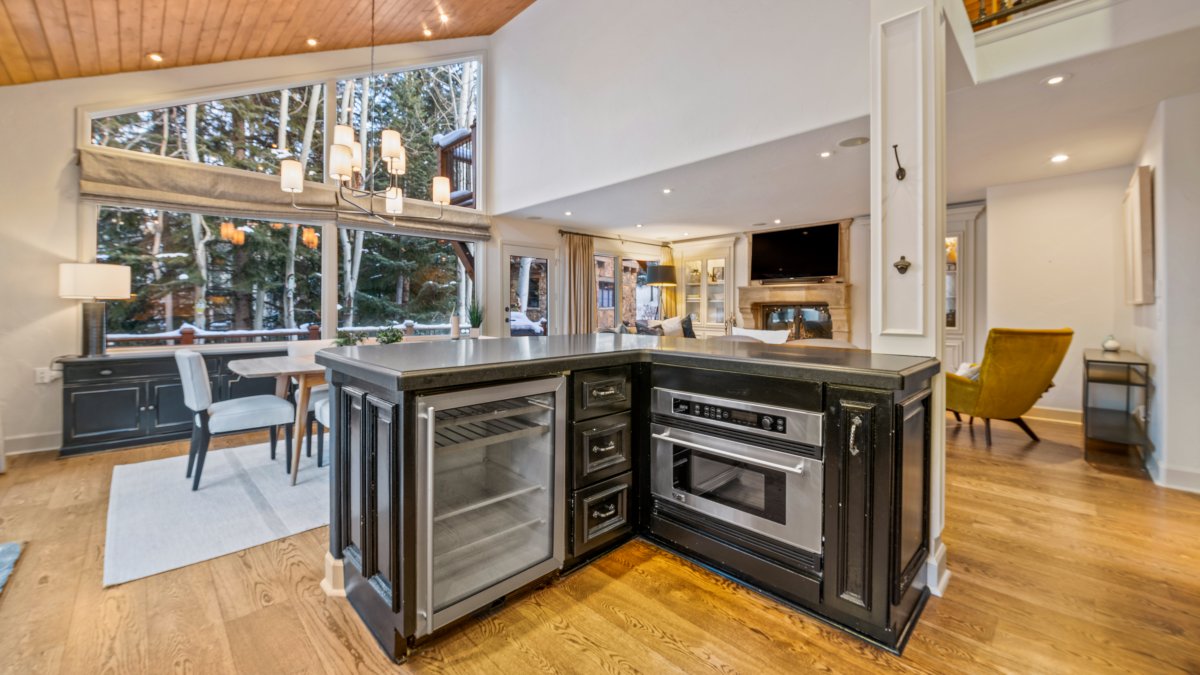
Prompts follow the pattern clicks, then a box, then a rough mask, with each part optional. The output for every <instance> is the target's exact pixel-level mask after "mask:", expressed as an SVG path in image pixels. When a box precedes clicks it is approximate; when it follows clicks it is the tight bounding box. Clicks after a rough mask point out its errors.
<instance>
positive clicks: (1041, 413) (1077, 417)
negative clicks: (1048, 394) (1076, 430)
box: [1022, 406, 1083, 424]
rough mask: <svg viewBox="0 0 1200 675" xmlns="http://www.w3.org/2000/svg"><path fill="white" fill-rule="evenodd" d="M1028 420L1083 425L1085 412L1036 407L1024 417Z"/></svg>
mask: <svg viewBox="0 0 1200 675" xmlns="http://www.w3.org/2000/svg"><path fill="white" fill-rule="evenodd" d="M1022 417H1023V418H1025V419H1027V420H1042V421H1045V422H1065V423H1067V424H1083V411H1081V410H1066V409H1063V408H1040V407H1038V406H1034V407H1032V408H1030V409H1029V412H1027V413H1025V414H1024V415H1022Z"/></svg>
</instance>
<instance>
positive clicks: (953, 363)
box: [942, 205, 984, 372]
mask: <svg viewBox="0 0 1200 675" xmlns="http://www.w3.org/2000/svg"><path fill="white" fill-rule="evenodd" d="M982 220H983V209H982V207H980V206H978V205H970V206H959V207H955V208H949V209H946V239H945V240H944V242H943V245H944V250H943V257H942V274H944V275H945V290H944V291H943V294H944V295H943V297H944V298H945V301H946V311H945V314H944V315H943V316H942V321H943V322H945V323H944V325H945V327H946V330H945V347H944V352H943V358H942V362H943V363H945V366H946V368H947V369H948V370H950V371H951V372H953V371H954V370H955V369H957V368H958V367H959V365H960V364H962V363H964V362H965V363H974V362H976V361H977V360H979V358H980V357H981V356H983V355H982V354H977V353H976V349H975V326H974V324H975V308H974V302H973V299H974V298H975V297H978V296H979V295H980V293H979V288H978V287H977V286H976V284H981V283H984V274H983V273H982V270H979V269H978V268H977V266H976V264H975V261H976V260H979V259H981V258H982V255H976V253H975V234H976V232H977V231H980V230H979V229H978V228H980V227H983V225H981V224H980V223H982Z"/></svg>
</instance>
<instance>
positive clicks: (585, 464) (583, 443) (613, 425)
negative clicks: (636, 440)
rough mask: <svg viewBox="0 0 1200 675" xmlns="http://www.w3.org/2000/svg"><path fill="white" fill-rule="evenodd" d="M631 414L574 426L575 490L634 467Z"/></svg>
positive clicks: (579, 423) (603, 418)
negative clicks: (631, 446) (631, 445)
mask: <svg viewBox="0 0 1200 675" xmlns="http://www.w3.org/2000/svg"><path fill="white" fill-rule="evenodd" d="M631 425H632V420H631V418H630V416H629V413H627V412H624V413H617V414H616V415H608V416H606V417H597V418H595V419H591V420H586V421H584V422H576V423H575V424H574V433H573V434H572V435H573V436H574V443H573V444H572V445H573V447H574V450H575V455H574V457H573V459H574V465H575V471H574V478H575V487H576V488H582V487H587V486H588V485H591V484H592V483H595V482H596V481H599V480H604V479H605V478H611V477H613V476H616V475H617V474H621V473H625V472H626V471H628V470H630V469H631V468H633V451H632V449H631V448H630V439H631V433H630V426H631Z"/></svg>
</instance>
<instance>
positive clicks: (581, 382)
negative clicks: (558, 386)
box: [573, 366, 632, 421]
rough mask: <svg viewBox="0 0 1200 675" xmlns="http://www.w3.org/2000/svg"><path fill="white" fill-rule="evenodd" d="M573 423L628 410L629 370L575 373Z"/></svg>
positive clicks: (611, 369) (618, 368) (629, 395)
mask: <svg viewBox="0 0 1200 675" xmlns="http://www.w3.org/2000/svg"><path fill="white" fill-rule="evenodd" d="M574 379H575V391H574V392H573V393H574V394H575V405H574V408H575V410H574V413H575V414H574V419H575V421H579V420H587V419H591V418H593V417H600V416H602V415H609V414H611V413H617V412H622V411H625V410H628V409H629V402H630V398H631V397H632V391H631V389H630V376H629V366H616V367H614V368H597V369H595V370H584V371H580V372H577V373H575V378H574Z"/></svg>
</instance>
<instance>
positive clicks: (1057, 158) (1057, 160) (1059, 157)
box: [1050, 153, 1071, 164]
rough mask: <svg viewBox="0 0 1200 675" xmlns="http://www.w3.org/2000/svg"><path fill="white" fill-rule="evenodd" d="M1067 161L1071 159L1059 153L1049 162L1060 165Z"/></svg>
mask: <svg viewBox="0 0 1200 675" xmlns="http://www.w3.org/2000/svg"><path fill="white" fill-rule="evenodd" d="M1068 159H1071V157H1070V156H1069V155H1064V154H1062V153H1059V154H1057V155H1055V156H1053V157H1051V158H1050V161H1051V162H1054V163H1055V164H1062V163H1063V162H1065V161H1067V160H1068Z"/></svg>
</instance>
